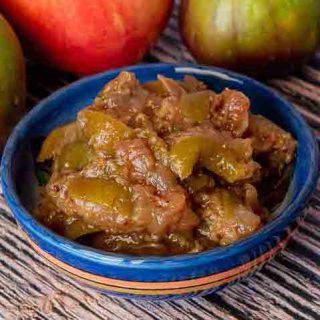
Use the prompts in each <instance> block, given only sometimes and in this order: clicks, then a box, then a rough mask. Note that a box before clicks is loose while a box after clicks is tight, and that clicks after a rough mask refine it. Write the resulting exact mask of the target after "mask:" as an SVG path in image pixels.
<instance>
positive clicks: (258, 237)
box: [1, 63, 319, 270]
mask: <svg viewBox="0 0 320 320" xmlns="http://www.w3.org/2000/svg"><path fill="white" fill-rule="evenodd" d="M163 68H174V69H176V68H187V69H189V70H202V71H205V70H207V71H209V72H212V73H213V75H215V76H216V77H219V76H220V77H222V78H224V79H225V77H228V78H230V79H231V80H232V79H233V80H234V79H236V80H237V81H239V80H241V81H244V82H250V83H252V84H253V86H255V87H258V88H261V89H263V90H264V91H265V92H267V93H268V94H269V95H272V96H273V98H275V99H277V100H280V102H281V104H282V105H283V107H284V108H286V109H287V111H288V112H289V114H290V117H288V118H290V119H294V120H295V121H296V122H298V123H299V125H300V126H301V130H302V131H303V132H302V133H301V134H302V135H303V136H304V139H305V140H306V141H309V144H310V148H309V149H310V150H311V151H310V154H308V157H309V162H310V163H313V164H315V165H314V166H310V167H309V171H308V176H307V177H306V180H305V184H304V186H303V188H302V189H301V190H299V192H298V194H297V196H296V197H295V198H294V199H293V200H292V201H291V203H290V204H289V205H288V206H286V207H285V208H284V209H283V211H282V212H281V214H280V215H279V216H278V217H276V218H275V219H274V220H272V221H270V222H268V223H267V224H266V225H264V226H263V227H262V228H261V229H260V230H258V231H256V232H255V233H253V234H252V235H250V236H248V237H246V238H244V239H241V240H239V241H236V242H235V243H233V244H231V245H229V246H226V247H216V248H212V249H209V250H206V251H203V252H200V253H196V254H183V255H176V256H169V257H161V256H132V255H126V254H118V253H109V252H104V251H101V250H97V249H94V248H90V247H88V246H85V245H81V244H78V243H76V242H74V241H72V240H69V239H67V238H64V237H62V236H60V235H58V234H56V233H54V232H53V231H51V230H50V229H48V228H46V227H44V226H43V225H42V224H41V223H40V222H38V221H37V220H36V219H35V218H34V217H33V216H32V214H31V213H29V212H28V210H27V209H25V208H24V207H23V205H22V203H21V201H20V199H19V196H18V194H17V193H16V192H15V191H14V181H13V177H12V175H11V163H12V160H13V154H14V150H15V149H16V147H17V145H18V144H19V136H20V134H19V132H20V130H21V129H22V128H24V127H28V124H29V122H30V121H31V120H32V118H33V116H34V115H35V114H37V113H38V112H40V111H41V110H43V109H45V108H47V107H48V105H50V104H51V103H52V102H54V100H55V99H56V98H58V97H59V96H61V95H68V92H69V91H72V90H73V89H76V88H77V87H80V86H83V85H86V84H88V83H90V82H91V81H92V80H98V79H100V78H104V77H106V76H107V75H109V76H116V75H117V74H118V73H119V72H121V71H129V72H130V71H131V72H135V71H136V70H139V69H145V70H146V72H147V71H148V70H149V69H159V70H161V69H163ZM160 72H161V71H160ZM185 73H187V72H185ZM189 73H192V72H189ZM227 80H228V79H227ZM318 160H319V151H318V144H317V142H316V139H315V137H314V134H313V133H312V132H311V130H310V128H309V126H308V125H307V124H306V122H305V120H304V119H303V118H302V116H301V115H300V114H299V113H298V111H297V110H295V109H294V108H293V107H292V106H291V104H290V103H289V102H288V101H286V100H285V99H284V98H282V97H281V96H280V95H279V94H277V93H276V92H275V91H274V90H272V89H271V88H269V87H267V86H266V85H264V84H262V83H260V82H259V81H257V80H255V79H252V78H250V77H247V76H245V75H242V74H238V73H235V72H233V71H229V70H225V69H221V68H216V67H209V66H203V65H198V64H189V63H187V64H185V63H184V64H178V63H151V64H139V65H134V66H128V67H123V68H118V69H114V70H110V71H106V72H101V73H98V74H95V75H92V76H89V77H84V78H82V79H80V80H77V81H75V82H73V83H71V84H69V85H67V86H65V87H62V88H61V89H59V90H57V91H55V92H54V93H52V94H51V95H49V96H48V97H46V98H45V99H43V100H42V101H40V102H39V103H38V104H37V105H36V106H35V107H34V108H33V109H32V110H31V111H30V112H28V113H27V114H26V115H25V116H24V117H23V118H22V119H21V120H20V122H19V123H18V124H17V125H16V127H15V128H14V130H13V132H12V133H11V135H10V137H9V139H8V141H7V144H6V146H5V149H4V152H3V156H2V160H1V178H2V179H1V180H2V181H1V183H2V189H3V193H4V196H5V199H6V201H7V202H8V206H9V208H10V209H11V211H12V212H13V213H14V216H15V218H16V219H17V221H18V222H19V223H20V220H23V219H24V220H25V219H26V220H27V221H28V223H29V224H28V226H27V229H28V231H27V233H29V232H30V233H34V234H36V235H37V236H38V237H39V238H41V240H42V241H44V242H46V243H48V244H49V245H51V246H53V247H56V248H59V247H60V246H63V247H64V249H67V250H69V252H70V254H72V255H73V256H78V257H80V256H81V257H82V258H85V259H89V260H91V261H100V262H101V263H102V264H105V265H106V266H107V265H109V266H110V265H117V266H121V267H124V268H126V267H128V266H129V265H130V267H137V268H139V269H140V268H144V269H149V270H152V269H153V268H157V269H158V270H161V269H163V270H167V269H168V267H170V266H171V267H173V268H176V267H179V266H183V265H185V263H188V264H190V263H192V265H193V267H194V268H196V267H197V265H202V264H203V263H206V262H208V261H210V262H212V261H214V260H215V259H219V260H220V259H224V258H228V257H231V256H235V255H239V254H240V253H243V252H246V251H247V250H248V249H250V248H252V247H254V246H257V245H258V244H260V243H263V242H264V241H265V240H267V238H270V237H272V236H275V235H276V234H277V233H278V232H279V231H282V230H284V229H286V228H287V227H288V226H289V225H290V224H291V223H292V222H293V221H294V220H295V219H296V218H297V217H298V215H299V213H300V210H302V209H303V208H304V207H305V206H306V204H307V201H308V200H309V197H310V195H311V193H312V191H313V190H314V188H315V187H316V184H317V180H318V176H319V170H318V169H317V165H318V163H319V161H318ZM296 169H297V167H295V170H294V172H296ZM21 224H22V226H23V228H24V227H25V226H24V224H23V223H21ZM31 237H32V235H31Z"/></svg>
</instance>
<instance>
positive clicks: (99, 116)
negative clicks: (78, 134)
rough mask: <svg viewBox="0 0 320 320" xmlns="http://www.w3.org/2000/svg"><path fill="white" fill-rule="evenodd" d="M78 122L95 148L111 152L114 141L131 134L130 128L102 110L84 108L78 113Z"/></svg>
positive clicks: (128, 136)
mask: <svg viewBox="0 0 320 320" xmlns="http://www.w3.org/2000/svg"><path fill="white" fill-rule="evenodd" d="M78 122H79V123H80V126H81V128H82V129H83V132H84V134H85V136H86V137H87V138H88V139H89V144H91V145H92V146H93V147H94V148H95V149H96V150H103V151H107V152H112V151H113V146H114V144H115V142H118V141H120V140H123V139H128V138H130V137H132V136H133V130H132V129H130V128H129V127H127V126H126V125H125V124H124V123H123V122H121V121H119V120H117V119H115V118H113V117H112V116H110V115H109V114H107V113H105V112H103V111H97V110H92V109H84V110H83V111H81V112H80V113H79V115H78Z"/></svg>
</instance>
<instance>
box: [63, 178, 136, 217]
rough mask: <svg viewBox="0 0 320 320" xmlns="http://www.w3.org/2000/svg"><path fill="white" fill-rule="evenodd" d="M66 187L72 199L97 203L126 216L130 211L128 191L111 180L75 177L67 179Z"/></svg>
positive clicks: (130, 204)
mask: <svg viewBox="0 0 320 320" xmlns="http://www.w3.org/2000/svg"><path fill="white" fill-rule="evenodd" d="M67 189H68V193H69V196H70V197H71V198H72V199H78V200H82V201H84V202H90V203H94V204H98V205H101V206H104V207H107V208H109V209H110V210H112V211H114V212H119V213H121V214H122V215H126V216H130V214H131V212H132V203H131V200H130V199H131V196H130V192H129V191H128V190H127V189H126V188H124V187H123V186H122V185H120V184H118V183H116V182H115V181H113V180H106V179H102V178H84V177H75V178H72V179H69V181H68V183H67Z"/></svg>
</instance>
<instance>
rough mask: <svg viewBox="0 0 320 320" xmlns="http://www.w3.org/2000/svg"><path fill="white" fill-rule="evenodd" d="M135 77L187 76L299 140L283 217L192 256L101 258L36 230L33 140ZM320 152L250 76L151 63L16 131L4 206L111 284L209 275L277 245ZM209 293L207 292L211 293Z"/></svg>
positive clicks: (92, 80)
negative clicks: (244, 100)
mask: <svg viewBox="0 0 320 320" xmlns="http://www.w3.org/2000/svg"><path fill="white" fill-rule="evenodd" d="M123 70H127V71H132V72H135V74H136V76H137V78H138V79H139V80H140V81H141V82H146V81H149V80H154V79H156V76H157V74H163V75H165V76H167V77H171V78H173V79H182V78H183V77H184V76H185V74H190V75H193V76H195V77H196V78H198V79H200V80H203V81H205V82H206V83H207V84H208V86H209V87H210V88H212V89H214V90H215V91H218V92H219V91H222V90H223V89H224V88H225V87H229V88H232V89H238V90H241V91H242V92H244V93H245V94H246V95H247V96H248V97H249V98H250V99H251V102H252V110H253V112H255V113H259V114H262V115H264V116H266V117H267V118H269V119H271V120H272V121H274V122H276V123H278V124H279V125H280V126H281V127H283V128H284V129H286V130H288V131H290V132H291V133H292V134H293V136H294V137H295V138H296V139H297V141H298V150H297V158H296V164H295V169H294V174H293V179H292V182H291V186H290V193H289V194H288V196H287V198H286V200H285V204H284V206H283V210H282V212H280V213H279V214H278V215H277V216H276V217H275V218H274V220H273V221H271V222H270V223H268V224H267V225H266V226H265V227H263V228H262V229H261V230H260V231H258V232H256V233H255V234H253V235H252V236H250V237H248V238H246V239H244V240H241V241H238V242H236V243H234V244H232V245H229V246H227V247H224V248H215V249H211V250H208V251H206V252H202V253H199V254H196V255H191V254H189V255H180V256H174V257H132V256H128V255H122V254H112V253H105V252H101V251H99V250H95V249H92V248H88V247H86V246H83V245H80V244H77V243H75V242H72V241H69V240H67V239H65V238H63V237H61V236H59V235H57V234H55V233H53V232H51V231H50V230H48V229H47V228H45V227H43V226H42V225H41V224H39V223H38V222H37V221H36V220H35V219H34V218H33V217H32V216H31V214H30V213H29V212H28V209H29V211H30V210H31V208H32V207H33V206H34V203H35V199H36V191H35V187H36V180H35V178H34V168H33V159H34V153H35V151H32V148H33V145H34V139H36V138H39V137H45V136H46V135H48V133H49V132H50V131H51V130H52V129H54V128H55V127H57V126H60V125H62V124H65V123H67V122H69V121H71V120H74V119H75V117H76V114H77V112H78V111H79V110H81V109H82V108H84V107H86V106H87V105H89V104H90V103H91V102H92V100H93V99H94V97H95V96H96V95H97V93H98V92H99V90H100V89H101V88H102V87H103V86H104V84H105V83H106V82H108V81H109V80H111V79H113V78H114V77H116V76H117V75H118V74H119V73H120V72H121V71H123ZM318 160H319V158H318V146H317V143H316V142H315V139H314V137H313V135H312V133H311V131H310V129H309V127H308V126H307V124H306V123H305V121H304V120H303V119H302V118H301V116H300V115H299V114H298V112H297V111H296V110H295V109H294V108H293V107H292V106H291V105H290V104H289V103H288V102H287V101H285V100H284V99H282V98H281V97H280V96H279V95H277V94H276V93H275V92H274V91H272V90H271V89H269V88H267V87H266V86H264V85H262V84H261V83H259V82H257V81H255V80H253V79H250V78H248V77H245V76H242V75H239V74H236V73H233V72H230V71H226V70H222V69H218V68H210V67H205V66H197V65H176V64H149V65H137V66H133V67H128V68H122V69H117V70H115V71H111V72H105V73H102V74H98V75H95V76H92V77H88V78H84V79H82V80H80V81H77V82H75V83H73V84H71V85H69V86H67V87H65V88H63V89H61V90H59V91H57V92H56V93H54V94H52V95H51V96H49V97H48V98H47V99H45V100H43V101H42V102H40V103H39V104H38V105H37V106H36V107H35V108H34V109H33V110H32V111H31V112H30V113H29V114H27V115H26V116H25V117H24V118H23V120H22V121H21V122H20V123H19V124H18V125H17V126H16V128H15V130H14V131H13V133H12V135H11V137H10V138H9V140H8V142H7V145H6V147H5V150H4V153H3V158H2V163H1V165H2V187H3V192H4V195H5V198H6V200H7V202H8V205H9V207H10V208H11V210H12V211H13V214H14V216H15V218H16V219H17V221H18V222H19V224H20V225H21V226H22V228H23V229H24V230H25V231H26V232H27V234H28V235H29V237H30V238H31V239H33V241H34V242H36V243H37V244H38V245H39V246H40V247H41V248H42V249H43V250H44V251H46V252H48V253H49V254H51V255H52V256H54V257H56V258H57V259H60V260H62V261H63V262H65V263H67V264H70V265H72V266H74V267H76V268H78V269H81V270H84V271H87V272H90V273H93V274H97V275H101V276H106V277H111V278H116V279H123V280H132V281H150V282H152V281H154V282H157V281H173V280H184V279H190V278H196V277H202V276H207V275H210V274H215V273H219V272H222V271H225V270H229V269H231V268H233V267H236V266H239V265H242V264H244V263H246V262H248V261H250V260H252V259H254V258H255V257H257V256H259V255H261V254H263V253H264V252H266V251H268V250H270V249H271V248H272V247H274V246H275V245H276V244H277V243H278V242H279V241H280V240H281V239H282V238H283V237H284V235H285V234H286V233H287V231H288V229H290V226H292V225H294V224H295V222H296V220H297V219H298V218H299V216H300V214H301V211H302V209H303V208H304V207H305V206H306V203H307V200H308V198H309V197H310V195H311V193H312V191H313V190H314V188H315V186H316V181H317V178H318V162H319V161H318ZM208 292H209V291H208Z"/></svg>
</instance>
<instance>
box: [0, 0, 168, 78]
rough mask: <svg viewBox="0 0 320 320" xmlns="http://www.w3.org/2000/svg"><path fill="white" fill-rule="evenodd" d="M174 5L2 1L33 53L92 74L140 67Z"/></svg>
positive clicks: (158, 1)
mask: <svg viewBox="0 0 320 320" xmlns="http://www.w3.org/2000/svg"><path fill="white" fill-rule="evenodd" d="M172 5H173V0H132V1H124V0H90V1H85V0H68V1H65V0H35V1H34V0H1V1H0V11H1V12H2V13H3V14H4V15H5V16H6V17H7V18H8V20H9V21H10V22H11V23H12V24H13V26H14V27H15V28H16V30H17V31H18V33H19V34H20V36H21V38H22V40H23V43H25V45H26V47H27V49H28V51H29V52H31V54H32V55H33V56H34V57H36V58H38V59H41V61H44V62H46V63H48V64H50V65H51V66H53V67H56V68H58V69H60V70H63V71H68V72H72V73H76V74H81V75H84V74H91V73H95V72H99V71H102V70H106V69H110V68H115V67H119V66H124V65H128V64H132V63H135V62H137V61H139V60H141V59H142V57H143V56H144V55H145V53H146V52H147V50H148V49H149V48H150V47H151V46H152V45H153V44H154V43H155V41H156V40H157V38H158V36H159V34H160V32H161V31H162V30H163V28H164V27H165V25H166V23H167V20H168V18H169V15H170V12H171V9H172Z"/></svg>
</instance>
